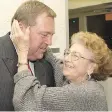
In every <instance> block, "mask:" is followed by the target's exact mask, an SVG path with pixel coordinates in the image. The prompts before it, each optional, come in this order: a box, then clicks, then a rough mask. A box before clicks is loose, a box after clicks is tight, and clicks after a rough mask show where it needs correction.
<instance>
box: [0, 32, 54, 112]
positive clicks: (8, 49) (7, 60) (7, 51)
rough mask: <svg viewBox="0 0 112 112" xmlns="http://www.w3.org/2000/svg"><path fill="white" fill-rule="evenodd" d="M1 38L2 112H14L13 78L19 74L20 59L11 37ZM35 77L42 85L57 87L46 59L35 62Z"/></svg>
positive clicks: (0, 94) (0, 86)
mask: <svg viewBox="0 0 112 112" xmlns="http://www.w3.org/2000/svg"><path fill="white" fill-rule="evenodd" d="M9 35H10V33H8V34H6V35H5V36H3V37H0V111H13V110H14V108H13V104H12V97H13V91H14V81H13V76H14V75H15V73H17V62H18V57H17V54H16V50H15V48H14V46H13V44H12V41H11V40H10V37H9ZM34 69H35V75H36V76H37V79H38V80H39V81H40V83H41V84H42V85H47V86H52V87H53V86H55V81H54V76H53V69H52V66H51V64H50V63H49V62H48V61H46V60H45V59H41V60H38V61H36V62H34Z"/></svg>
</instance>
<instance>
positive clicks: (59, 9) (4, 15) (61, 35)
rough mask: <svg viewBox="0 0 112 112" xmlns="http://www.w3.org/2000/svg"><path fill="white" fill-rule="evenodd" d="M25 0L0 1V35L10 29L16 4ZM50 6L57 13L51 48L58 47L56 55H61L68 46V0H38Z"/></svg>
mask: <svg viewBox="0 0 112 112" xmlns="http://www.w3.org/2000/svg"><path fill="white" fill-rule="evenodd" d="M24 1H26V0H2V1H0V14H1V18H0V36H2V35H4V34H6V33H7V32H8V31H10V29H11V27H10V23H11V18H12V16H13V14H14V13H15V11H16V9H17V8H18V6H19V5H20V4H21V3H22V2H24ZM40 1H42V2H44V3H45V4H47V5H48V6H50V7H51V8H52V9H53V10H54V11H55V12H56V14H57V17H56V19H55V22H56V24H55V26H56V27H55V29H56V34H55V35H54V37H53V45H52V46H51V47H52V48H60V53H57V54H55V55H56V56H57V57H59V58H62V57H63V51H64V49H65V48H66V47H67V46H68V43H69V41H68V2H67V0H55V1H54V0H40Z"/></svg>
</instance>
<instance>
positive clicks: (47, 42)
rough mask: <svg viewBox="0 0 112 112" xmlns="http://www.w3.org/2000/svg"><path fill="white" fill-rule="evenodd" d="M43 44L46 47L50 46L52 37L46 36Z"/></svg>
mask: <svg viewBox="0 0 112 112" xmlns="http://www.w3.org/2000/svg"><path fill="white" fill-rule="evenodd" d="M45 43H46V44H47V45H52V36H48V37H47V38H46V40H45Z"/></svg>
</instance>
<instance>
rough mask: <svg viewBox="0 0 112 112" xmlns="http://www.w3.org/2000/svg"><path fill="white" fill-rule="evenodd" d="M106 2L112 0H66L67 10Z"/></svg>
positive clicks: (111, 0)
mask: <svg viewBox="0 0 112 112" xmlns="http://www.w3.org/2000/svg"><path fill="white" fill-rule="evenodd" d="M108 2H112V0H68V8H69V9H75V8H80V7H86V6H91V5H98V4H102V3H108Z"/></svg>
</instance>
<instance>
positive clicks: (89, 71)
mask: <svg viewBox="0 0 112 112" xmlns="http://www.w3.org/2000/svg"><path fill="white" fill-rule="evenodd" d="M95 68H96V63H91V64H90V66H89V67H88V71H87V73H88V74H89V75H90V74H92V73H93V71H94V70H95Z"/></svg>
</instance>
